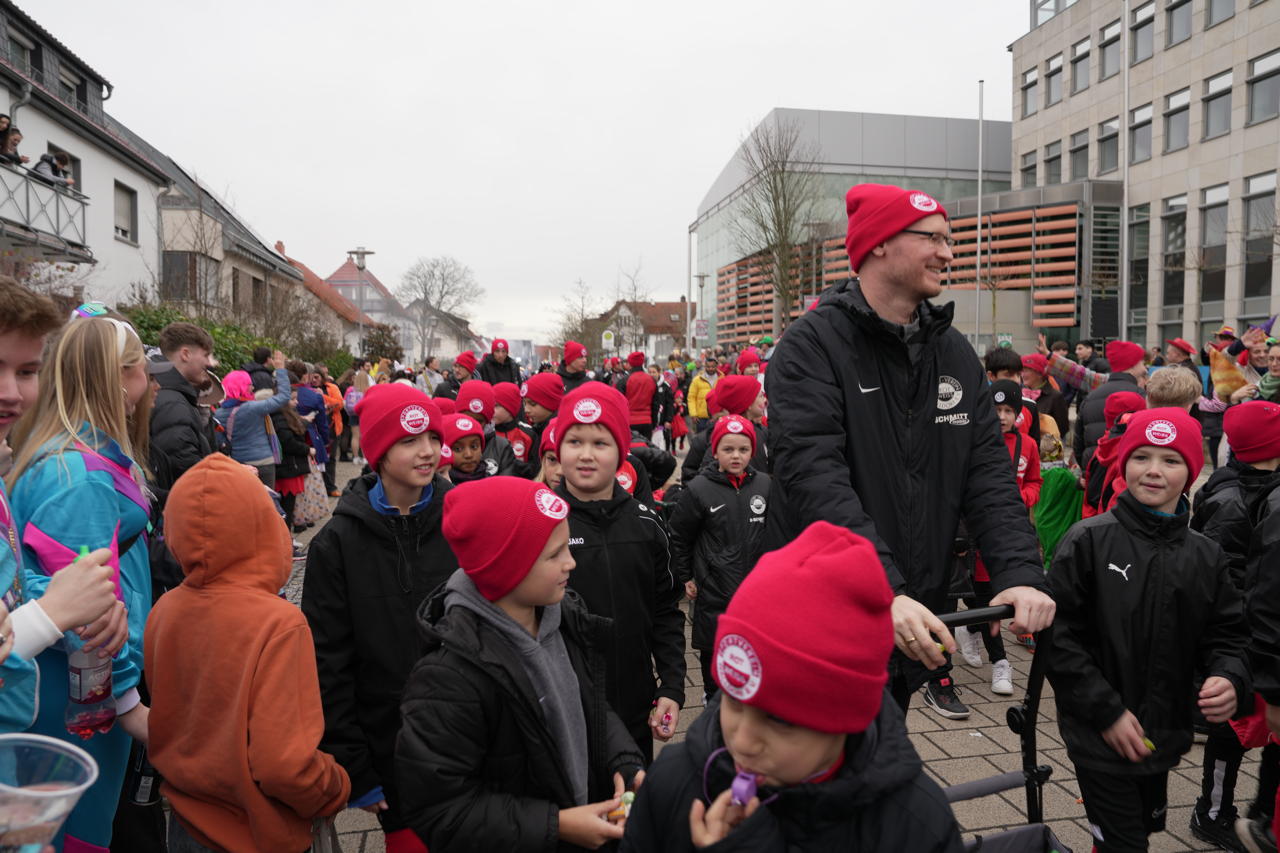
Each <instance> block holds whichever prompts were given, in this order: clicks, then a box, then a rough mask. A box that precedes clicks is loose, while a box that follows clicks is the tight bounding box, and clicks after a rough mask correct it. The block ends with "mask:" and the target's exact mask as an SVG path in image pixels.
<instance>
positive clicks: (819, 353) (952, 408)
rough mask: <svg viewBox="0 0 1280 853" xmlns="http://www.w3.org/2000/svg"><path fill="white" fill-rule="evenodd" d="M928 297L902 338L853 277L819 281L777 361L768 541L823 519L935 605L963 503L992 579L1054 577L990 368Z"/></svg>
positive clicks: (771, 384) (1038, 583)
mask: <svg viewBox="0 0 1280 853" xmlns="http://www.w3.org/2000/svg"><path fill="white" fill-rule="evenodd" d="M953 309H954V305H951V304H948V305H943V306H935V305H932V304H930V303H928V302H924V303H922V304H921V305H920V308H919V310H918V312H917V316H918V318H919V329H918V330H917V331H915V332H914V333H913V334H912V335H911V336H910V338H909V339H908V340H905V341H904V340H903V338H902V337H901V335H900V333H899V331H898V329H899V327H894V326H891V325H890V324H888V323H886V322H885V321H884V320H882V319H880V318H879V317H878V316H876V315H875V313H874V312H872V310H871V309H870V307H869V306H868V305H867V303H866V300H865V298H863V296H862V293H861V290H860V289H859V288H858V286H857V280H856V279H853V280H851V281H846V282H844V283H842V284H839V285H836V286H835V287H832V288H830V289H828V290H826V291H824V292H823V294H822V297H821V298H820V299H819V301H818V304H817V305H816V306H814V308H813V309H812V310H810V311H807V312H805V313H804V314H803V315H802V316H801V317H800V318H799V319H797V320H796V321H795V323H793V324H792V325H791V326H790V327H789V328H788V329H787V334H786V336H785V337H784V338H783V339H782V342H781V343H779V344H778V347H777V350H776V352H775V354H774V356H773V358H772V360H771V361H770V362H769V372H768V374H766V378H765V389H766V391H767V393H768V397H769V418H770V422H769V457H770V460H769V462H770V465H771V466H772V468H771V473H772V476H773V496H772V500H771V501H770V503H771V505H772V509H771V511H770V512H769V520H768V523H767V527H768V530H769V535H768V537H767V539H766V542H765V549H766V550H772V549H775V548H778V547H781V546H782V545H785V544H786V543H788V542H790V541H791V540H793V539H795V538H796V537H797V536H799V535H800V533H801V531H803V530H804V529H805V528H806V527H808V526H809V525H810V524H812V523H813V522H815V521H818V520H820V519H821V520H823V521H828V522H831V523H832V524H835V525H838V526H840V527H845V528H848V529H849V530H852V531H853V532H854V533H857V534H859V535H861V536H865V537H867V538H868V539H870V540H871V541H872V542H873V543H875V546H876V551H877V553H878V554H879V557H880V560H881V562H882V563H883V564H884V567H885V572H886V574H887V575H888V579H889V585H890V586H891V587H893V590H894V592H896V593H905V594H907V595H910V596H911V597H912V598H914V599H916V600H917V601H919V602H921V603H922V604H924V605H925V606H926V607H928V608H929V609H930V610H933V611H935V612H937V611H940V610H941V609H942V607H943V605H944V604H945V603H946V601H947V590H948V588H949V586H950V581H951V565H952V546H953V544H954V542H955V535H956V528H957V526H958V525H959V523H960V519H961V517H962V516H963V518H964V521H965V524H966V526H967V527H968V530H969V534H970V535H971V536H972V537H973V538H974V539H975V540H976V541H977V543H978V547H979V549H981V551H982V556H983V559H984V561H985V562H986V565H987V569H988V571H990V573H991V582H992V587H993V591H994V592H997V593H998V592H1000V591H1002V590H1004V589H1006V588H1008V587H1012V586H1031V587H1036V588H1039V589H1047V588H1048V584H1047V582H1046V581H1045V578H1044V569H1043V567H1042V566H1041V565H1040V561H1039V544H1038V542H1037V541H1036V535H1035V531H1033V530H1032V528H1031V523H1030V521H1029V519H1028V517H1027V510H1026V507H1024V506H1023V504H1022V498H1021V497H1020V496H1019V494H1018V487H1017V484H1016V483H1015V481H1014V476H1013V468H1012V467H1011V466H1010V465H1009V450H1008V448H1007V447H1006V446H1005V443H1004V440H1003V439H1002V438H1001V435H1000V427H999V423H998V419H997V418H996V412H995V407H994V406H993V405H992V403H991V391H990V387H989V383H988V381H987V376H986V372H985V371H984V370H983V367H982V364H981V363H979V361H978V358H977V356H976V355H974V352H973V347H972V346H971V345H970V344H969V342H968V341H966V340H965V339H964V336H963V335H961V334H960V333H959V332H957V331H956V330H955V329H953V328H952V327H951V314H952V311H953Z"/></svg>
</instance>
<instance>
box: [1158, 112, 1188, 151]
mask: <svg viewBox="0 0 1280 853" xmlns="http://www.w3.org/2000/svg"><path fill="white" fill-rule="evenodd" d="M1190 132H1191V111H1190V110H1188V109H1185V108H1184V109H1181V110H1178V111H1177V112H1172V113H1169V114H1168V115H1167V116H1165V120H1164V150H1165V151H1177V150H1179V149H1181V148H1186V147H1187V143H1188V142H1189V137H1190Z"/></svg>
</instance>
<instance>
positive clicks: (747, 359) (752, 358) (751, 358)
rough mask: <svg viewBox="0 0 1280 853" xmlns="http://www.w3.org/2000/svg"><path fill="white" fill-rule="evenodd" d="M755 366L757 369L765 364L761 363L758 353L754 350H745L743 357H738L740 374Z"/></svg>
mask: <svg viewBox="0 0 1280 853" xmlns="http://www.w3.org/2000/svg"><path fill="white" fill-rule="evenodd" d="M753 364H754V365H755V366H756V367H759V366H760V365H761V364H763V362H762V361H760V356H759V355H758V354H757V353H756V351H755V350H754V349H749V350H744V351H743V353H742V355H740V356H738V365H737V366H738V372H739V373H741V372H742V371H744V370H746V369H747V368H748V367H750V366H751V365H753Z"/></svg>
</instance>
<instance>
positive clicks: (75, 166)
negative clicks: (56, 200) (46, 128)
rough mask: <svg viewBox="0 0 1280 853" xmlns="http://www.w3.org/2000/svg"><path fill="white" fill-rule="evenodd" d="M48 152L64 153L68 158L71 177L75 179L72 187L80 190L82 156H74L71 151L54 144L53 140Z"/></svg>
mask: <svg viewBox="0 0 1280 853" xmlns="http://www.w3.org/2000/svg"><path fill="white" fill-rule="evenodd" d="M48 153H50V154H62V155H65V156H66V158H67V168H66V171H68V172H70V173H71V179H72V180H73V181H75V185H74V186H73V187H72V189H75V190H79V189H80V158H79V157H74V156H72V155H71V154H70V153H69V152H67V151H66V150H64V149H62V148H59V147H58V146H56V145H54V144H53V143H52V142H50V143H49V147H48Z"/></svg>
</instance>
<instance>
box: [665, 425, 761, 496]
mask: <svg viewBox="0 0 1280 853" xmlns="http://www.w3.org/2000/svg"><path fill="white" fill-rule="evenodd" d="M751 425H752V426H753V427H755V430H756V452H755V455H754V456H752V457H751V467H752V468H755V469H756V470H757V471H759V472H761V473H762V474H767V473H769V430H768V428H767V427H765V425H764V424H757V423H752V424H751ZM715 428H716V424H715V421H712V422H711V423H709V424H707V426H706V427H704V428H703V429H701V430H699V431H698V432H696V433H694V434H693V435H691V436H689V452H688V453H686V454H685V457H684V464H682V465H681V466H680V482H681V483H685V484H688V483H692V482H693V478H694V477H696V476H698V474H699V473H701V472H702V470H703V469H704V468H706V467H707V466H715V464H716V461H715V459H714V458H713V457H712V453H711V433H712V432H713V431H715Z"/></svg>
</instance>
